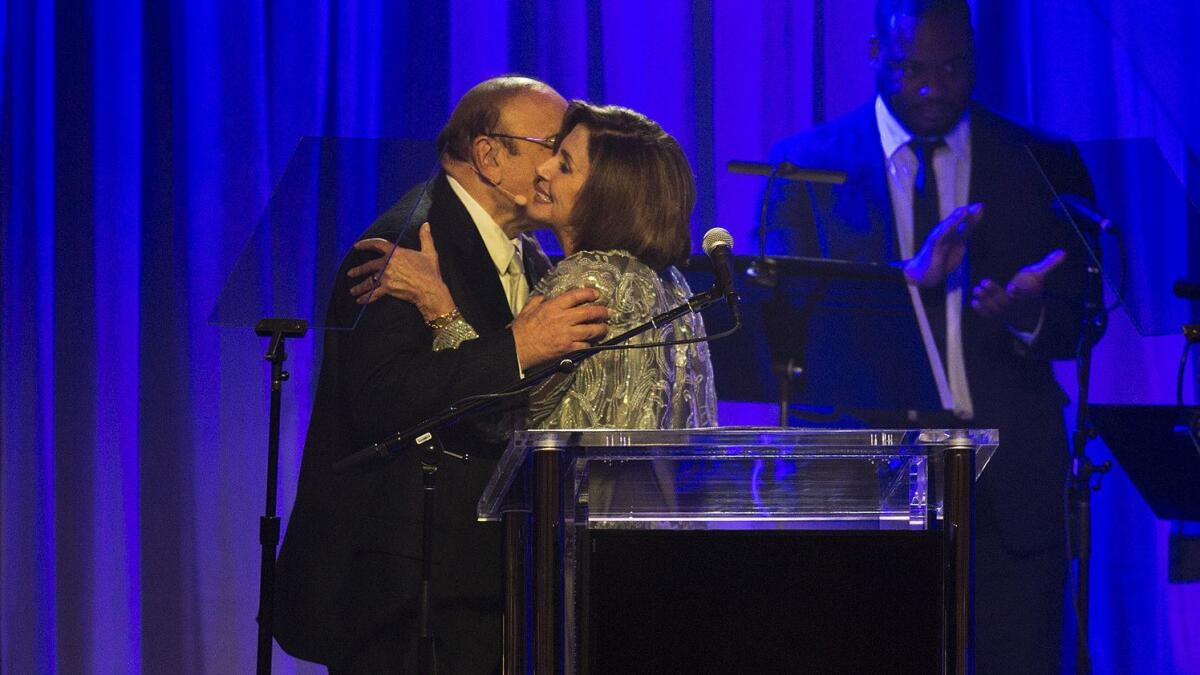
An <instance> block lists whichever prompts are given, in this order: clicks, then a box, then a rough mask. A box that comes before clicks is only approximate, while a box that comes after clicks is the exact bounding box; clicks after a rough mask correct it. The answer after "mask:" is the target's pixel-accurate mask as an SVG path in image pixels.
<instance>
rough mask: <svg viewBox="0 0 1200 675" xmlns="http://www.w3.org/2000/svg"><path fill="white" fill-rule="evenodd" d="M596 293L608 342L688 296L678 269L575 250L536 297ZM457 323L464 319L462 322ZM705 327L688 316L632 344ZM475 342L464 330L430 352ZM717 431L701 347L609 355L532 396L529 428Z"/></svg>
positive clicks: (698, 332) (450, 332)
mask: <svg viewBox="0 0 1200 675" xmlns="http://www.w3.org/2000/svg"><path fill="white" fill-rule="evenodd" d="M582 287H589V288H594V289H596V291H597V292H598V293H599V295H600V297H599V300H598V302H600V303H601V304H604V305H606V306H607V307H608V308H609V320H608V324H609V328H608V336H609V337H612V336H615V335H619V334H621V333H623V332H625V331H626V330H628V329H630V328H633V327H634V326H637V325H639V324H641V323H644V322H645V321H646V320H648V319H650V318H651V317H652V316H654V315H656V314H658V313H660V312H664V311H666V310H668V309H671V308H672V307H675V306H677V305H679V304H682V303H683V302H684V301H686V300H687V298H688V297H690V295H691V290H690V289H689V288H688V285H687V281H686V280H685V279H684V278H683V275H682V274H680V272H679V270H677V269H675V268H674V267H669V268H667V269H666V270H664V271H663V273H662V274H657V273H655V272H654V270H652V269H650V268H649V267H647V266H646V265H645V264H643V263H642V262H641V261H639V260H638V259H637V258H635V257H633V256H632V255H631V254H629V253H627V252H625V251H580V252H578V253H575V254H574V255H571V256H569V257H567V258H566V259H564V260H563V261H562V262H560V263H559V264H558V265H557V266H556V267H555V268H554V269H553V270H552V271H551V272H550V273H549V274H547V275H546V276H545V277H543V278H542V280H541V281H540V282H539V283H538V285H537V287H536V288H534V290H533V293H534V294H540V295H544V296H546V299H547V300H549V299H551V298H553V297H555V296H557V295H560V294H562V293H564V292H566V291H569V290H571V289H575V288H582ZM460 321H461V319H460ZM704 334H705V333H704V321H703V320H702V319H701V318H700V317H699V316H695V315H686V316H684V317H682V318H680V319H676V320H675V321H674V322H673V323H670V324H667V325H665V326H660V327H658V328H655V329H651V330H649V331H646V332H644V333H642V334H640V335H638V336H636V337H634V338H633V339H632V340H630V344H647V343H651V342H673V341H677V340H683V339H688V338H693V337H702V336H704ZM474 337H476V335H475V332H474V331H473V330H470V327H469V326H467V325H465V322H464V323H463V324H462V325H452V326H450V327H447V329H446V330H443V331H439V332H438V334H437V335H436V336H435V338H434V349H435V350H437V349H448V348H454V347H457V346H458V345H459V344H460V343H462V342H464V341H465V340H468V339H472V338H474ZM716 424H717V396H716V391H715V390H714V388H713V377H712V363H711V361H710V360H709V356H708V345H707V344H706V343H703V342H700V343H694V344H687V345H672V346H669V347H657V348H647V349H622V350H614V351H607V352H602V353H600V354H597V355H596V356H594V357H592V358H590V359H587V360H585V361H583V362H582V363H581V364H579V367H578V368H576V369H575V371H574V372H573V373H570V374H568V375H557V376H554V377H553V378H551V379H550V380H547V381H546V382H545V383H543V384H542V385H540V386H538V387H537V388H535V389H534V390H533V392H532V393H531V394H530V399H529V412H528V416H527V418H526V428H529V429H597V428H620V429H685V428H696V427H710V426H716Z"/></svg>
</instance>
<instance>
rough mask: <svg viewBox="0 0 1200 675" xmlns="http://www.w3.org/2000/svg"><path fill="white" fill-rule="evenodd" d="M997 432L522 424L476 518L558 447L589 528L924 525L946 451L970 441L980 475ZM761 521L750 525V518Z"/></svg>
mask: <svg viewBox="0 0 1200 675" xmlns="http://www.w3.org/2000/svg"><path fill="white" fill-rule="evenodd" d="M998 441H999V439H998V434H997V432H996V431H994V430H957V429H955V430H949V429H926V430H911V429H900V430H862V429H849V430H842V429H796V428H787V429H784V428H774V427H721V428H713V429H683V430H670V431H648V430H624V429H611V430H561V431H521V432H517V433H516V435H515V436H514V437H513V441H512V443H511V444H510V445H509V447H508V449H507V450H506V451H505V454H504V455H503V457H502V458H501V460H500V463H499V465H498V466H497V468H496V471H495V472H494V473H493V475H492V479H491V482H490V483H489V484H488V486H487V488H486V490H485V491H484V494H483V497H482V499H480V502H479V517H480V519H482V520H494V519H497V518H499V516H500V515H501V514H502V513H503V512H505V511H512V510H516V511H520V510H525V509H527V508H528V507H529V496H528V495H527V494H525V490H526V483H525V478H526V474H527V472H528V471H529V462H528V461H527V460H528V459H529V458H530V457H531V456H534V455H536V454H537V453H539V452H547V451H549V452H561V453H562V455H561V456H562V458H563V459H562V463H563V464H564V466H565V467H566V468H565V469H564V476H563V488H564V492H566V493H568V495H570V496H569V497H568V499H571V500H576V501H577V506H576V513H575V515H573V516H568V517H569V518H578V519H582V520H585V521H587V522H588V523H589V527H630V526H636V527H661V526H664V525H663V524H664V523H670V525H667V526H668V527H678V526H680V524H683V523H686V525H685V526H686V527H691V528H695V527H705V528H711V527H714V526H716V525H714V524H716V523H722V522H723V523H725V525H719V526H721V527H728V526H730V525H729V524H730V523H737V524H738V526H739V527H744V526H745V525H746V523H747V522H757V523H759V524H762V523H767V524H769V526H771V527H778V526H783V527H805V528H808V527H813V526H814V524H819V525H820V526H821V527H824V528H842V529H861V528H864V527H869V528H904V529H911V528H917V529H923V528H925V527H927V522H928V518H929V517H935V518H936V517H937V515H938V514H939V513H940V508H941V488H940V485H939V484H938V481H939V480H940V479H939V476H940V474H941V463H942V454H943V451H944V450H945V449H947V448H950V447H960V448H964V449H971V450H972V451H973V452H974V454H975V462H976V465H975V466H976V476H978V475H979V474H980V473H981V472H982V471H983V469H984V468H985V467H986V465H987V463H988V461H989V460H990V459H991V457H992V454H993V453H994V452H995V450H996V447H997V445H998ZM755 526H756V527H757V525H755Z"/></svg>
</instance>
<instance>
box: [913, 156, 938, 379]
mask: <svg viewBox="0 0 1200 675" xmlns="http://www.w3.org/2000/svg"><path fill="white" fill-rule="evenodd" d="M945 144H946V141H945V140H943V139H941V138H914V139H912V140H911V141H909V142H908V145H909V147H911V148H912V151H913V154H915V155H916V156H917V175H916V176H915V177H914V178H913V200H912V205H913V251H914V253H915V252H916V251H920V250H921V246H923V245H924V244H925V240H926V239H927V238H928V237H929V233H930V232H932V231H933V228H935V227H937V224H938V223H939V222H940V221H941V219H942V217H941V210H940V208H939V204H938V185H937V174H936V173H935V172H934V170H933V155H934V153H935V152H936V151H937V149H938V148H940V147H942V146H943V145H945ZM921 303H922V304H924V305H925V316H926V317H927V318H928V319H929V331H930V333H932V334H933V340H934V342H935V343H937V347H938V353H939V354H941V356H942V364H943V365H945V364H946V362H947V359H946V284H945V283H944V282H943V283H941V284H938V285H937V286H934V287H933V288H922V289H921Z"/></svg>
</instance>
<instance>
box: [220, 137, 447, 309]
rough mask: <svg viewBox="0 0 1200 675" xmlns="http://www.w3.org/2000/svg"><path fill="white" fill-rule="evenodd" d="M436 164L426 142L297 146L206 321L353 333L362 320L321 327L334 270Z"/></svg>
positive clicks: (311, 141) (316, 141) (308, 140)
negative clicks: (289, 322) (280, 321)
mask: <svg viewBox="0 0 1200 675" xmlns="http://www.w3.org/2000/svg"><path fill="white" fill-rule="evenodd" d="M436 160H437V153H436V148H435V145H434V143H433V141H427V140H403V139H374V138H332V137H305V138H303V139H301V141H300V143H299V145H298V146H297V147H296V150H295V152H294V153H292V157H291V159H290V160H289V161H288V164H287V168H286V169H285V170H284V172H283V177H282V178H280V180H279V182H278V183H277V184H276V185H275V188H274V190H273V192H272V194H271V198H270V200H269V201H268V202H267V205H266V207H265V208H264V209H263V212H262V214H261V215H260V217H259V219H258V222H257V224H256V226H255V228H254V230H253V232H252V233H251V234H250V236H249V238H248V240H247V243H246V247H245V249H244V251H243V253H242V255H241V256H240V257H239V258H238V260H237V261H236V263H235V264H234V267H233V270H232V271H231V272H230V274H229V278H228V280H227V281H226V283H225V286H224V287H222V289H221V294H220V296H219V297H218V298H217V302H216V305H215V306H214V307H213V309H212V313H211V314H210V315H209V322H210V323H214V324H218V325H224V326H253V325H255V324H257V323H258V321H259V320H260V319H264V318H268V317H273V318H290V319H304V320H306V321H308V323H309V325H310V326H311V327H313V328H324V329H342V330H348V329H351V328H353V327H354V324H355V323H356V322H357V317H358V313H354V312H351V313H345V312H339V313H338V314H337V318H336V319H333V320H332V321H327V314H328V313H327V309H328V307H329V301H330V298H331V294H332V291H333V287H334V282H335V280H336V279H337V276H338V267H339V265H340V264H341V262H342V259H343V258H344V257H345V256H346V253H347V251H349V250H350V247H351V246H352V245H353V244H354V242H355V241H357V240H358V238H359V237H360V236H361V235H362V233H363V232H364V231H366V230H367V228H368V227H369V226H370V225H371V223H372V222H373V221H374V220H375V219H376V217H378V216H379V215H380V214H381V213H383V212H384V211H386V210H388V209H389V207H391V206H393V205H394V204H396V203H397V202H398V201H399V200H400V198H401V197H402V196H404V195H405V193H406V192H409V190H410V189H412V188H413V187H414V186H420V185H422V184H424V183H426V182H427V181H429V179H430V178H432V177H433V176H434V175H435V174H436V172H437V170H438V163H437V161H436ZM416 201H418V200H414V203H415V202H416ZM364 307H365V305H364ZM329 323H333V324H335V325H328V324H329Z"/></svg>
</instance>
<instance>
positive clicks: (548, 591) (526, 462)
mask: <svg viewBox="0 0 1200 675" xmlns="http://www.w3.org/2000/svg"><path fill="white" fill-rule="evenodd" d="M998 440H999V439H998V434H997V432H996V431H994V430H829V429H783V428H737V427H734V428H715V429H702V430H673V431H646V430H582V431H569V430H568V431H526V432H518V433H517V434H516V435H515V436H514V438H513V441H512V443H511V445H510V446H509V448H508V450H507V451H506V452H505V454H504V456H503V457H502V458H501V460H500V463H499V464H498V466H497V468H496V472H495V474H494V475H493V477H492V479H491V481H490V483H489V485H488V487H487V489H486V490H485V492H484V494H483V496H482V498H481V499H480V502H479V517H480V519H481V520H502V521H503V523H504V525H503V527H504V537H505V547H506V554H505V557H506V589H505V590H506V597H505V621H504V672H506V673H526V672H536V673H560V672H566V673H573V672H581V671H587V670H588V667H587V665H586V664H585V663H583V662H582V661H581V653H580V650H581V642H583V643H586V642H587V641H588V640H589V638H588V637H587V635H584V634H581V632H580V630H579V628H578V627H579V625H580V624H581V623H586V619H587V617H586V616H580V615H581V614H585V615H586V613H587V611H588V603H587V602H581V596H582V595H584V594H581V593H578V590H579V578H580V576H579V575H580V573H581V572H580V568H581V565H582V566H583V567H584V568H587V566H588V564H589V563H587V562H586V561H585V560H583V558H585V557H586V556H585V555H581V552H586V551H589V550H591V549H590V547H589V546H588V545H587V544H586V542H587V541H588V537H590V536H593V533H597V534H598V533H601V532H612V531H636V533H637V534H638V535H639V536H641V535H649V536H663V535H664V534H666V533H669V532H674V533H679V532H684V533H688V534H690V533H700V534H704V533H715V532H717V531H722V532H723V531H730V530H734V531H740V533H741V534H745V535H748V536H751V537H759V536H770V535H771V534H778V533H780V532H783V533H787V532H795V531H820V532H822V533H835V534H837V533H867V532H873V533H874V534H872V535H871V536H878V537H880V538H882V539H883V540H884V541H885V542H886V538H887V537H894V536H897V535H902V534H903V533H906V532H928V533H929V535H930V536H932V537H936V539H935V540H934V541H935V545H940V547H941V550H940V552H939V554H938V558H937V560H938V561H939V564H940V567H941V569H940V578H939V582H938V586H939V587H940V588H938V589H937V591H936V592H935V593H933V594H931V595H937V596H940V597H938V598H936V601H937V602H939V603H940V630H939V632H940V636H938V637H939V638H940V640H935V641H940V645H938V647H937V648H938V653H939V654H940V659H941V670H942V672H955V673H957V672H969V671H970V669H971V640H972V637H971V615H972V608H971V578H972V577H971V575H972V544H971V523H972V508H973V495H974V481H975V479H976V478H977V477H978V476H979V474H980V473H981V472H982V471H983V469H984V467H985V466H986V464H987V462H988V460H989V459H990V458H991V456H992V453H993V452H994V451H995V449H996V447H997V444H998ZM697 531H699V532H697ZM585 572H586V570H585ZM936 610H937V608H936V607H935V613H936ZM585 646H586V645H585ZM729 665H730V666H731V667H736V666H737V665H738V664H729Z"/></svg>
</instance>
